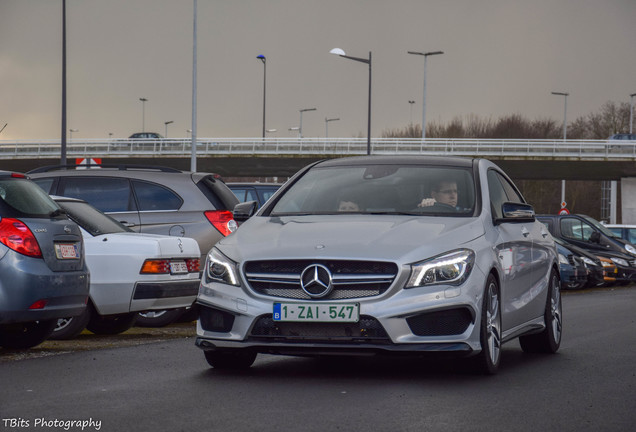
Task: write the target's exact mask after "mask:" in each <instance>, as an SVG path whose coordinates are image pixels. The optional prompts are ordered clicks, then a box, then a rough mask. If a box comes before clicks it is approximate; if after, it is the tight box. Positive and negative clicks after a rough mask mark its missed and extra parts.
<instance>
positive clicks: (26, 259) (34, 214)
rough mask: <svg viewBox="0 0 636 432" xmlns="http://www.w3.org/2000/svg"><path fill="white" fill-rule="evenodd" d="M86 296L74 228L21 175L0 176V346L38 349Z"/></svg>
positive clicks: (85, 271) (81, 253) (80, 307)
mask: <svg viewBox="0 0 636 432" xmlns="http://www.w3.org/2000/svg"><path fill="white" fill-rule="evenodd" d="M88 290H89V273H88V269H87V267H86V262H85V259H84V244H83V242H82V235H81V233H80V229H79V228H78V226H77V225H76V224H75V223H74V222H71V221H70V220H68V219H67V217H66V215H65V213H64V212H63V211H62V210H61V209H60V207H59V206H58V205H57V204H56V203H55V202H54V201H53V200H52V199H51V198H50V197H49V196H48V195H47V194H45V193H44V192H43V191H42V189H40V188H39V187H37V186H36V185H35V184H34V183H33V182H31V181H30V180H28V179H27V178H26V177H25V176H24V175H22V174H16V173H10V172H7V171H0V346H3V347H5V348H30V347H32V346H35V345H38V344H40V343H41V342H43V341H44V340H45V339H46V338H48V337H49V336H50V335H51V333H52V332H53V329H54V328H55V325H56V323H57V320H58V318H63V317H74V316H78V315H80V314H81V313H83V312H84V309H85V308H86V301H87V299H88Z"/></svg>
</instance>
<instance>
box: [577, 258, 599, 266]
mask: <svg viewBox="0 0 636 432" xmlns="http://www.w3.org/2000/svg"><path fill="white" fill-rule="evenodd" d="M581 258H583V262H584V263H585V264H587V265H591V266H598V265H600V264H599V263H595V262H594V260H592V259H590V258H588V257H581Z"/></svg>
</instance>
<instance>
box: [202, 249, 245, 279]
mask: <svg viewBox="0 0 636 432" xmlns="http://www.w3.org/2000/svg"><path fill="white" fill-rule="evenodd" d="M205 267H206V272H207V275H208V278H209V279H211V280H212V281H215V282H220V283H224V284H228V285H235V286H239V281H238V280H239V279H238V270H237V268H236V263H235V262H234V261H232V260H231V259H229V258H228V257H226V256H225V255H223V254H222V253H221V252H219V251H218V250H217V249H216V248H212V250H211V251H210V253H208V259H207V262H206V266H205Z"/></svg>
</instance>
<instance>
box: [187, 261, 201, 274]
mask: <svg viewBox="0 0 636 432" xmlns="http://www.w3.org/2000/svg"><path fill="white" fill-rule="evenodd" d="M185 261H186V265H187V266H188V273H198V272H199V271H200V270H201V264H200V263H199V258H188V259H186V260H185Z"/></svg>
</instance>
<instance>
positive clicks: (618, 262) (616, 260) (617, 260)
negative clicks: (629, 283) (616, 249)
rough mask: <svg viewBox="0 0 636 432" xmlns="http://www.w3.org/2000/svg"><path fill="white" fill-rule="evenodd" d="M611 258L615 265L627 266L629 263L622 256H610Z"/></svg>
mask: <svg viewBox="0 0 636 432" xmlns="http://www.w3.org/2000/svg"><path fill="white" fill-rule="evenodd" d="M611 260H612V261H613V262H614V264H616V265H619V266H623V267H629V264H628V263H627V261H625V260H624V259H623V258H611Z"/></svg>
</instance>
